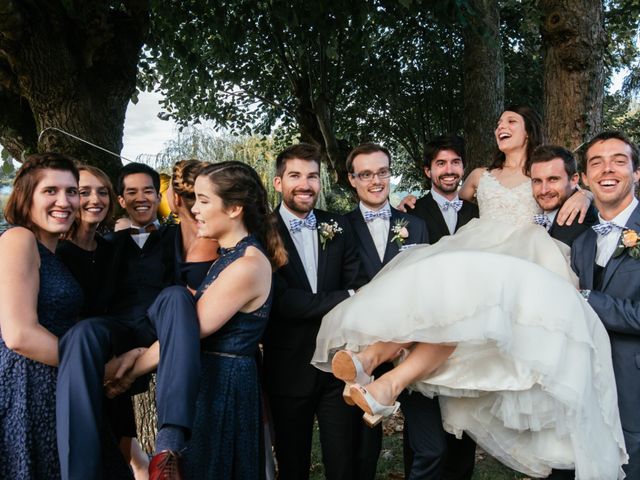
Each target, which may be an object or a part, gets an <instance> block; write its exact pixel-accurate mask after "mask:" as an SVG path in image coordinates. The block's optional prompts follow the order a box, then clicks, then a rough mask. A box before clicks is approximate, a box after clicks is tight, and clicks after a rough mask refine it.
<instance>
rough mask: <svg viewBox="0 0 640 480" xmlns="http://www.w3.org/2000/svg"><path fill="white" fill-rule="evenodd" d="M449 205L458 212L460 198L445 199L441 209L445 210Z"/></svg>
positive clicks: (460, 206) (460, 203) (460, 204)
mask: <svg viewBox="0 0 640 480" xmlns="http://www.w3.org/2000/svg"><path fill="white" fill-rule="evenodd" d="M449 207H451V208H453V209H454V210H455V211H456V212H459V211H460V209H461V208H462V200H452V201H449V200H445V201H444V203H443V204H442V210H444V211H445V212H446V211H447V210H449Z"/></svg>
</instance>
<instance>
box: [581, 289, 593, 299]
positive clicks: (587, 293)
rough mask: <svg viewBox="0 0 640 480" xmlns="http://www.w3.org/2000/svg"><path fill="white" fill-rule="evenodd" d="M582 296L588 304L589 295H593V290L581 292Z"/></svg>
mask: <svg viewBox="0 0 640 480" xmlns="http://www.w3.org/2000/svg"><path fill="white" fill-rule="evenodd" d="M580 295H582V298H584V299H585V300H586V301H587V302H588V301H589V295H591V290H580Z"/></svg>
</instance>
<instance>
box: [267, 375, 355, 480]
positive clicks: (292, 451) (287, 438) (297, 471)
mask: <svg viewBox="0 0 640 480" xmlns="http://www.w3.org/2000/svg"><path fill="white" fill-rule="evenodd" d="M343 387H344V383H343V382H341V381H339V380H337V379H336V378H335V377H334V376H333V375H332V374H330V373H326V372H322V373H320V375H319V380H318V382H317V385H316V388H315V389H314V391H313V392H312V393H311V395H308V396H304V397H290V396H280V395H277V394H273V393H271V394H269V403H270V406H271V414H272V418H273V427H274V431H275V437H274V445H275V452H276V460H277V462H278V471H279V476H278V479H279V480H304V479H308V478H309V468H310V463H311V440H312V437H313V421H314V418H315V417H317V419H318V425H319V427H320V445H321V449H322V460H323V463H324V469H325V477H326V478H327V479H329V480H353V478H355V477H354V463H355V462H354V459H355V451H354V448H353V447H354V428H355V424H356V421H355V417H358V418H360V417H362V411H361V410H360V409H358V408H356V407H350V406H349V405H347V404H346V403H345V402H344V400H343V399H342V390H343Z"/></svg>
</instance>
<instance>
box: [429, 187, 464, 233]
mask: <svg viewBox="0 0 640 480" xmlns="http://www.w3.org/2000/svg"><path fill="white" fill-rule="evenodd" d="M431 195H432V196H433V199H434V200H435V201H436V203H437V204H438V207H440V212H442V216H443V217H444V221H445V223H446V224H447V228H448V229H449V233H450V234H451V235H453V234H454V233H456V225H457V224H458V212H456V209H455V208H447V209H446V210H445V209H444V208H443V206H444V202H449V201H451V202H453V201H455V200H459V198H458V195H457V194H456V196H455V197H454V198H452V199H451V200H449V199H448V198H444V197H443V196H442V195H440V194H439V193H438V192H436V191H435V190H433V189H432V190H431Z"/></svg>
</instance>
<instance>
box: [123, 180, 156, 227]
mask: <svg viewBox="0 0 640 480" xmlns="http://www.w3.org/2000/svg"><path fill="white" fill-rule="evenodd" d="M123 186H124V188H123V191H122V195H119V196H118V202H119V203H120V206H121V207H122V208H124V209H125V210H126V211H127V215H128V216H129V218H130V219H131V222H132V224H133V225H135V226H138V227H144V226H145V225H148V224H150V223H151V222H153V221H155V220H156V218H157V216H158V205H160V194H159V193H158V192H157V191H156V188H155V187H154V185H153V179H152V178H151V177H150V176H149V175H147V174H146V173H132V174H130V175H127V176H126V177H124V179H123Z"/></svg>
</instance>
